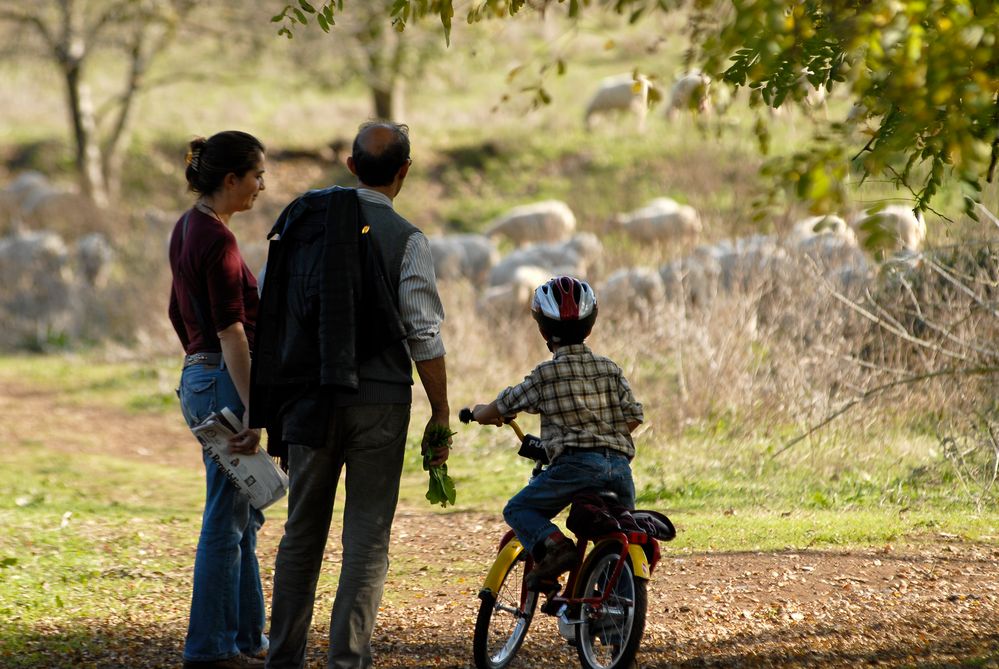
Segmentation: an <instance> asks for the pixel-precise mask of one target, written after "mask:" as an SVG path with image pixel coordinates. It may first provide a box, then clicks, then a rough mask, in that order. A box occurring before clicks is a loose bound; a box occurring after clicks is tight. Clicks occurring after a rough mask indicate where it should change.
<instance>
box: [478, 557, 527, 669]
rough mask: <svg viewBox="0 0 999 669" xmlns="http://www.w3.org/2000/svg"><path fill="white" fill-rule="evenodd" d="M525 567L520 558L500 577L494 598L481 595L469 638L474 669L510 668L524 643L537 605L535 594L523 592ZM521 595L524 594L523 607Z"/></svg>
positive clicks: (486, 594) (488, 595) (523, 561)
mask: <svg viewBox="0 0 999 669" xmlns="http://www.w3.org/2000/svg"><path fill="white" fill-rule="evenodd" d="M525 564H526V561H525V559H524V555H521V556H520V557H518V558H517V559H516V560H514V562H513V564H511V565H510V568H509V569H508V570H507V572H506V574H504V575H503V584H502V585H501V586H500V588H499V591H498V592H497V593H496V594H495V595H492V594H489V593H485V594H483V595H481V597H482V603H481V604H480V605H479V615H478V617H477V618H476V620H475V634H474V636H473V637H472V655H473V657H474V659H475V666H476V667H477V669H504V668H505V667H508V666H510V663H511V662H513V660H514V658H515V657H516V656H517V651H519V650H520V646H521V644H523V643H524V637H526V636H527V630H528V628H529V627H530V626H531V620H533V618H534V611H535V609H536V608H537V605H538V593H536V592H530V591H525V590H524V586H523V583H524V567H525ZM521 593H524V598H523V604H521Z"/></svg>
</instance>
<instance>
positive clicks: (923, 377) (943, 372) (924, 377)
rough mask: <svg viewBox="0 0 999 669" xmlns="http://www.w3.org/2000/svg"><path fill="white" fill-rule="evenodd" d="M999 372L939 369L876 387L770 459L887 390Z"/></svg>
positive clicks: (989, 368)
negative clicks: (949, 377) (947, 378)
mask: <svg viewBox="0 0 999 669" xmlns="http://www.w3.org/2000/svg"><path fill="white" fill-rule="evenodd" d="M997 372H999V367H997V366H985V367H964V368H958V369H939V370H936V371H932V372H926V373H923V374H915V375H913V376H908V377H906V378H904V379H897V380H895V381H891V382H890V383H885V384H882V385H880V386H875V387H874V388H870V389H868V390H865V391H864V392H863V393H861V394H860V395H858V396H857V397H854V398H853V399H851V400H849V401H848V402H846V403H845V404H843V406H841V407H840V408H839V409H837V410H836V411H833V412H832V413H831V414H829V415H828V416H826V417H825V418H823V419H822V420H821V421H819V422H818V423H816V424H815V425H813V426H812V427H810V428H809V429H808V430H807V431H805V432H804V433H803V434H800V435H798V436H797V437H795V438H794V439H792V440H790V441H789V442H787V443H786V444H784V445H783V446H782V447H781V448H780V450H778V451H776V452H774V453H773V454H772V455H771V456H770V459H771V460H773V459H774V458H776V457H777V456H778V455H780V454H781V453H784V452H785V451H787V450H788V449H790V448H791V447H792V446H794V445H795V444H797V443H798V442H800V441H803V440H805V439H807V438H808V437H810V436H811V435H813V434H815V433H816V432H818V431H819V430H820V429H822V428H823V427H825V426H826V425H828V424H829V423H831V422H833V421H834V420H836V419H837V418H839V417H840V416H842V415H843V414H844V413H846V412H847V411H849V410H850V409H851V408H853V407H854V406H856V405H857V404H860V403H861V402H866V401H867V400H869V399H871V398H872V397H874V396H876V395H880V394H881V393H883V392H885V391H887V390H891V389H893V388H897V387H899V386H906V385H912V384H914V383H920V382H922V381H928V380H930V379H936V378H941V377H945V376H984V375H986V374H995V373H997Z"/></svg>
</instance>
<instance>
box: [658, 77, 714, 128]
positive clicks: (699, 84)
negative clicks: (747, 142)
mask: <svg viewBox="0 0 999 669" xmlns="http://www.w3.org/2000/svg"><path fill="white" fill-rule="evenodd" d="M710 87H711V77H709V76H708V75H706V74H704V73H702V72H698V71H696V70H694V71H692V72H688V73H687V74H684V75H682V76H681V77H680V78H679V79H677V80H676V82H675V83H674V84H673V87H672V88H671V89H670V92H669V102H668V103H667V104H666V112H665V113H666V117H667V118H669V119H671V120H672V119H675V118H676V116H677V114H679V113H680V112H681V111H692V112H697V113H701V114H710V113H711V98H710Z"/></svg>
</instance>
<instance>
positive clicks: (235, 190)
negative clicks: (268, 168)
mask: <svg viewBox="0 0 999 669" xmlns="http://www.w3.org/2000/svg"><path fill="white" fill-rule="evenodd" d="M259 155H260V160H258V161H257V164H256V165H254V166H253V168H252V169H250V170H248V171H247V172H246V174H244V175H243V176H242V177H237V179H236V182H235V184H233V186H232V190H231V191H230V196H231V198H232V202H233V204H234V205H235V206H234V210H235V211H247V210H248V209H252V208H253V202H254V200H256V199H257V194H258V193H260V191H262V190H264V188H265V186H264V154H262V153H261V154H259Z"/></svg>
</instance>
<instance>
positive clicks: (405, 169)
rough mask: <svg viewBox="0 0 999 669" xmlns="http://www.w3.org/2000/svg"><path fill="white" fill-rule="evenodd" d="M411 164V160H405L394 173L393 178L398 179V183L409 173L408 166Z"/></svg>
mask: <svg viewBox="0 0 999 669" xmlns="http://www.w3.org/2000/svg"><path fill="white" fill-rule="evenodd" d="M412 164H413V163H412V162H410V161H408V160H407V161H406V162H404V163H403V164H402V167H400V168H399V171H398V172H396V173H395V178H396V179H398V180H399V183H402V182H403V181H405V180H406V175H407V174H409V166H410V165H412Z"/></svg>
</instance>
